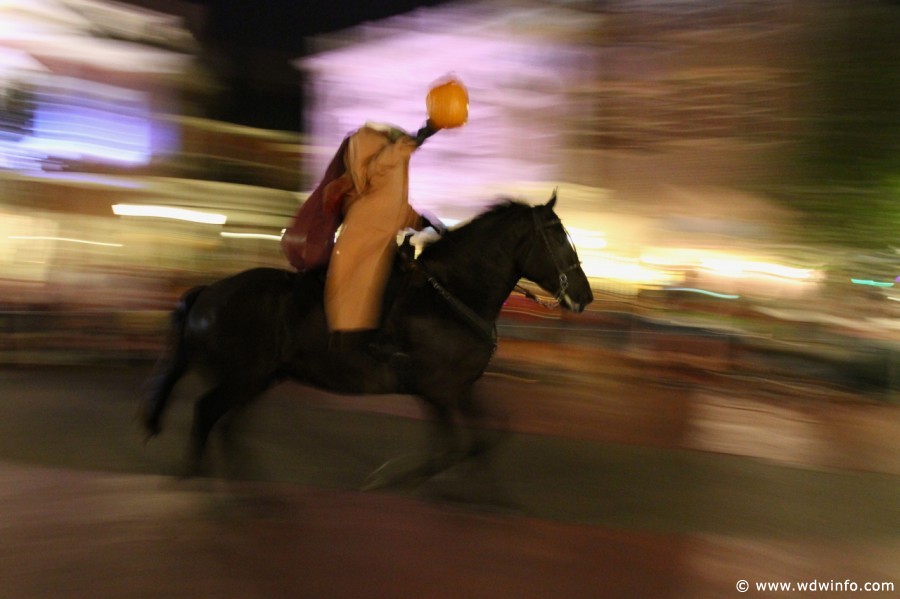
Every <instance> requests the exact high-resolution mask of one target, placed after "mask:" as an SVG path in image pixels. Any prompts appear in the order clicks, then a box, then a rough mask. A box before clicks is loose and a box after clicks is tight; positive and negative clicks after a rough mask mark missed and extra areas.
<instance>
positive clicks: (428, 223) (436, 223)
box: [419, 212, 448, 237]
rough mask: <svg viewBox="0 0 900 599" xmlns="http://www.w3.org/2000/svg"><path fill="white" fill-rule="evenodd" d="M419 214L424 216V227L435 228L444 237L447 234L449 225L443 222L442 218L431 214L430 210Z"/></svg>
mask: <svg viewBox="0 0 900 599" xmlns="http://www.w3.org/2000/svg"><path fill="white" fill-rule="evenodd" d="M419 216H421V217H422V228H423V229H425V228H428V227H431V228H432V229H434V230H435V231H436V232H437V234H438V235H440V236H441V237H443V236H444V235H446V234H447V231H448V229H447V225H445V224H444V223H442V222H441V219H439V218H438V217H436V216H435V215H433V214H431V213H430V212H421V213H420V214H419Z"/></svg>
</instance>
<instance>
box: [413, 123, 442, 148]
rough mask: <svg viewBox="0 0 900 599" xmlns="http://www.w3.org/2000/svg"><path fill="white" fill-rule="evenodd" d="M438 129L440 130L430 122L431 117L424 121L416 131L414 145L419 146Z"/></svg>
mask: <svg viewBox="0 0 900 599" xmlns="http://www.w3.org/2000/svg"><path fill="white" fill-rule="evenodd" d="M438 131H440V129H438V128H437V127H435V126H434V125H433V124H432V122H431V119H429V120H427V121H425V125H423V126H422V128H421V129H419V130H418V131H417V132H416V137H415V139H416V145H417V146H421V145H422V144H423V143H425V140H426V139H428V138H429V137H431V136H432V135H434V134H435V133H437V132H438Z"/></svg>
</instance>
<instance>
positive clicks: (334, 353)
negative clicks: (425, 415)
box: [328, 330, 409, 393]
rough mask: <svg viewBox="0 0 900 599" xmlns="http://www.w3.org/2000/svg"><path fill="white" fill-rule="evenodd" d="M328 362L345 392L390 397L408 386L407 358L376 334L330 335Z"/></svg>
mask: <svg viewBox="0 0 900 599" xmlns="http://www.w3.org/2000/svg"><path fill="white" fill-rule="evenodd" d="M328 358H329V361H330V362H331V364H332V367H333V368H334V369H335V373H334V374H335V377H336V378H337V380H338V381H339V382H340V383H339V384H340V386H341V387H343V388H344V390H347V391H356V392H364V393H391V392H397V391H402V390H403V389H404V388H406V386H407V385H408V361H409V356H408V355H406V354H404V353H402V352H400V351H399V350H397V348H396V347H394V346H393V345H392V344H390V342H389V341H388V340H386V339H385V338H384V337H383V336H382V335H380V334H379V333H378V332H377V331H372V330H363V331H335V332H333V333H331V335H330V337H329V339H328Z"/></svg>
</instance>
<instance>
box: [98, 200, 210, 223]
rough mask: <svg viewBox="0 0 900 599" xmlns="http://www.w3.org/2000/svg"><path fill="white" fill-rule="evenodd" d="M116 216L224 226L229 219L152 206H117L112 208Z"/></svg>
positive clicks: (180, 209) (203, 213) (168, 207)
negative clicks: (169, 219) (166, 219)
mask: <svg viewBox="0 0 900 599" xmlns="http://www.w3.org/2000/svg"><path fill="white" fill-rule="evenodd" d="M112 211H113V213H114V214H117V215H118V216H141V217H151V218H171V219H174V220H185V221H189V222H192V223H202V224H206V225H224V224H225V221H227V220H228V217H227V216H225V215H224V214H215V213H213V212H201V211H199V210H188V209H187V208H174V207H172V206H157V205H152V204H146V205H145V204H115V205H113V207H112Z"/></svg>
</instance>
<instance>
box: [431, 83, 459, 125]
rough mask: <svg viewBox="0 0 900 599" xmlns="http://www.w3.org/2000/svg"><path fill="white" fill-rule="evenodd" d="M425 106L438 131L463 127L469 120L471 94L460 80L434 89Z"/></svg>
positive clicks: (432, 123) (442, 84)
mask: <svg viewBox="0 0 900 599" xmlns="http://www.w3.org/2000/svg"><path fill="white" fill-rule="evenodd" d="M425 105H426V106H427V108H428V120H429V121H430V122H431V125H432V126H433V127H435V128H436V129H452V128H453V127H462V126H463V125H465V124H466V121H467V120H468V119H469V92H468V90H466V86H465V85H463V84H462V81H460V80H458V79H450V80H448V81H446V82H444V83H441V84H440V85H436V86H435V87H432V88H431V90H430V91H429V92H428V97H427V98H425Z"/></svg>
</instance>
